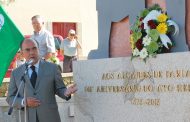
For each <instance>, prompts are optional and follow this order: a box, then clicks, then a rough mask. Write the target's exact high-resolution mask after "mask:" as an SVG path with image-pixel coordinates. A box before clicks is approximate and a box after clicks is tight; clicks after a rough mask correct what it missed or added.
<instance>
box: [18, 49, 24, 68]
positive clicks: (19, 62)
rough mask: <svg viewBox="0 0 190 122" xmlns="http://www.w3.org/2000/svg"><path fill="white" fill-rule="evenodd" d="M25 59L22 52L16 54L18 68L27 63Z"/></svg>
mask: <svg viewBox="0 0 190 122" xmlns="http://www.w3.org/2000/svg"><path fill="white" fill-rule="evenodd" d="M25 61H26V60H25V58H24V57H23V55H22V54H21V52H20V50H19V51H18V52H17V54H16V67H19V66H20V65H22V64H24V63H25Z"/></svg>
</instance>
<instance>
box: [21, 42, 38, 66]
mask: <svg viewBox="0 0 190 122" xmlns="http://www.w3.org/2000/svg"><path fill="white" fill-rule="evenodd" d="M22 54H23V56H24V58H25V59H26V61H29V60H30V59H33V60H34V61H33V64H35V63H37V62H38V59H39V51H38V47H37V44H36V43H34V42H32V41H24V42H23V44H22Z"/></svg>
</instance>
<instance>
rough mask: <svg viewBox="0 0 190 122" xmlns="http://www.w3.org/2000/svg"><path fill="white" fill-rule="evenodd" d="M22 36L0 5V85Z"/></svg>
mask: <svg viewBox="0 0 190 122" xmlns="http://www.w3.org/2000/svg"><path fill="white" fill-rule="evenodd" d="M23 39H24V36H23V35H22V34H21V32H20V31H19V30H18V28H17V27H16V26H15V24H14V23H13V22H12V21H11V19H10V18H9V17H8V15H7V14H6V12H5V11H4V10H3V8H2V7H1V6H0V86H1V84H2V81H3V78H4V76H5V74H6V72H7V69H8V67H9V65H10V63H11V61H12V59H13V58H14V56H15V54H16V52H17V51H18V49H19V46H20V43H21V42H22V40H23Z"/></svg>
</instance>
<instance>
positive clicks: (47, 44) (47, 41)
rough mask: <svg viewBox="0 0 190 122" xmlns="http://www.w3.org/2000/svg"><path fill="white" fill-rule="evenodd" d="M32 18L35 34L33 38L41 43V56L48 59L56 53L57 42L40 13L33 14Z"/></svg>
mask: <svg viewBox="0 0 190 122" xmlns="http://www.w3.org/2000/svg"><path fill="white" fill-rule="evenodd" d="M31 20H32V26H33V29H34V34H33V35H32V36H31V38H32V39H34V40H35V41H37V42H38V44H39V55H40V57H41V58H43V59H45V60H47V59H49V58H51V57H52V56H53V55H55V42H54V38H53V35H52V33H50V32H49V31H47V30H46V29H45V28H44V21H43V19H42V17H41V16H40V15H35V16H33V17H32V19H31Z"/></svg>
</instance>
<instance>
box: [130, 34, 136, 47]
mask: <svg viewBox="0 0 190 122" xmlns="http://www.w3.org/2000/svg"><path fill="white" fill-rule="evenodd" d="M130 43H131V49H134V48H135V43H134V40H133V36H132V35H131V36H130Z"/></svg>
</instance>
